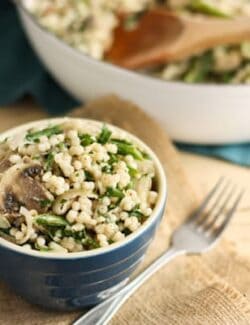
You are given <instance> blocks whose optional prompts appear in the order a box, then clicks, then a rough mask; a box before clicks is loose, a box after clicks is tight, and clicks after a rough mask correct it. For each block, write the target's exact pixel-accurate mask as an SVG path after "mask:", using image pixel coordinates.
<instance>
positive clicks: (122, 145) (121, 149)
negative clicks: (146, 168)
mask: <svg viewBox="0 0 250 325" xmlns="http://www.w3.org/2000/svg"><path fill="white" fill-rule="evenodd" d="M111 142H112V143H114V144H116V146H117V149H118V154H120V155H123V156H126V155H131V156H133V157H134V158H135V159H137V160H142V159H143V155H142V153H141V152H140V150H138V149H137V148H136V147H135V146H134V145H133V144H132V143H130V142H127V141H124V140H119V139H112V140H111Z"/></svg>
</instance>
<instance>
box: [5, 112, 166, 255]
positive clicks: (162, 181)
mask: <svg viewBox="0 0 250 325" xmlns="http://www.w3.org/2000/svg"><path fill="white" fill-rule="evenodd" d="M70 120H81V121H89V122H90V123H94V124H96V125H100V126H101V125H103V122H101V121H97V120H93V119H87V118H74V117H59V118H47V119H42V120H37V121H33V122H28V123H25V124H22V125H19V126H17V127H14V128H11V129H8V130H6V131H4V132H2V133H1V134H0V141H1V140H3V139H5V138H6V137H9V136H12V135H15V134H18V133H19V132H20V133H21V132H23V131H26V130H28V129H30V128H32V127H40V126H41V127H43V126H46V125H48V123H63V122H66V121H70ZM105 124H106V125H107V126H109V127H110V128H113V129H116V130H118V131H120V132H123V133H125V134H126V135H128V138H129V139H131V140H132V141H133V142H134V143H136V144H138V145H139V146H140V147H141V148H143V149H144V150H145V151H146V152H147V153H148V154H149V155H150V157H151V159H152V160H153V162H154V165H155V168H156V175H157V180H158V182H159V192H158V200H157V203H156V206H155V207H154V209H153V213H152V214H151V216H150V217H149V218H148V219H147V220H146V221H145V222H144V224H143V225H142V226H141V227H140V228H139V229H138V230H137V231H135V232H134V233H132V234H130V235H128V236H127V237H126V238H125V239H124V240H122V241H121V242H117V243H114V244H112V245H110V246H107V247H103V248H97V249H92V250H89V251H83V252H76V253H49V252H39V251H36V250H29V249H25V248H23V247H22V246H18V245H17V244H14V243H11V242H9V241H8V240H6V239H4V238H1V237H0V247H1V246H3V247H5V248H7V249H10V250H11V251H15V252H17V253H21V254H24V255H29V256H33V257H39V258H45V259H67V260H68V259H69V260H70V259H77V258H88V257H92V256H97V255H101V254H103V253H110V252H112V251H114V250H116V249H118V248H120V247H122V246H125V245H126V244H128V243H130V242H132V241H133V240H134V239H136V238H137V237H139V236H140V235H142V234H143V233H144V232H145V231H146V230H147V229H148V228H149V227H150V226H151V224H152V223H153V221H154V220H155V218H157V216H158V215H159V214H160V213H161V211H162V209H163V208H164V206H165V203H166V199H167V180H166V175H165V172H164V170H163V167H162V164H161V162H160V161H159V159H158V158H157V156H156V154H155V153H154V152H153V151H152V149H150V148H149V147H148V146H147V145H146V144H145V143H144V142H143V141H142V140H140V139H139V138H138V137H136V136H135V135H133V134H131V133H130V132H128V131H125V130H123V129H121V128H119V127H117V126H114V125H112V124H109V123H106V122H105Z"/></svg>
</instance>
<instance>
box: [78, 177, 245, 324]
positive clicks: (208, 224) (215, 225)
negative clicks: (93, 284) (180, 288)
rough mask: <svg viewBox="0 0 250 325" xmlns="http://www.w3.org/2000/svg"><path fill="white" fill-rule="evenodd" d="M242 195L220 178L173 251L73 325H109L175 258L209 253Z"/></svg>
mask: <svg viewBox="0 0 250 325" xmlns="http://www.w3.org/2000/svg"><path fill="white" fill-rule="evenodd" d="M243 193H244V191H243V190H242V191H238V190H237V189H236V187H234V186H232V185H231V183H230V182H226V181H225V180H224V178H221V179H220V180H219V181H218V182H217V183H216V185H215V186H214V188H213V189H212V190H211V191H210V192H209V194H208V195H207V197H206V198H205V199H204V201H203V202H202V204H201V206H200V207H199V208H198V209H197V210H196V211H195V212H194V213H193V214H192V215H191V216H190V217H189V218H188V219H187V221H186V222H185V223H184V224H183V225H181V226H180V227H179V228H178V229H177V230H176V231H175V232H174V234H173V236H172V241H171V246H170V249H168V250H167V251H166V252H165V253H164V254H163V255H161V256H160V257H159V258H158V259H157V260H155V261H154V262H153V263H152V264H151V265H150V266H149V267H148V268H147V269H146V270H145V271H143V272H142V273H141V274H139V275H138V276H137V277H136V278H135V279H134V280H132V281H131V282H130V283H129V284H128V285H126V286H125V287H124V288H123V289H122V290H121V291H120V292H118V293H117V294H115V295H114V296H112V297H110V298H108V299H107V300H105V301H104V302H102V303H100V304H99V305H97V306H96V307H94V308H92V309H91V310H90V311H89V312H87V313H86V314H84V315H83V316H82V317H81V318H79V319H78V320H77V321H76V322H75V323H74V324H73V325H106V324H107V323H108V322H109V321H110V320H111V318H112V317H113V315H114V314H115V313H116V312H117V311H118V309H119V308H120V307H121V306H122V305H123V304H124V302H125V301H126V300H127V299H128V298H129V297H130V296H131V295H132V294H133V293H134V292H135V290H136V289H138V288H139V287H140V286H141V285H142V284H143V283H144V282H145V281H146V280H147V279H148V278H149V277H150V276H152V275H153V274H154V273H155V272H157V271H158V270H159V269H160V268H161V267H162V266H164V265H165V264H167V263H168V262H169V261H170V260H172V259H173V258H174V257H176V256H179V255H185V254H201V253H204V252H206V251H208V250H210V249H211V248H212V247H213V246H214V245H215V244H216V243H217V241H218V239H219V238H220V237H221V235H222V233H223V231H224V230H225V228H226V226H227V225H228V223H229V221H230V220H231V218H232V216H233V214H234V212H235V210H236V208H237V206H238V204H239V203H240V200H241V199H242V196H243ZM231 201H232V203H231V204H230V202H231Z"/></svg>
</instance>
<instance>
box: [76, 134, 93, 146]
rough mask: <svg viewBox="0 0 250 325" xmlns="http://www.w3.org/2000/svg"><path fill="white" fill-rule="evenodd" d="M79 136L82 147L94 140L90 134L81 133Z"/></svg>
mask: <svg viewBox="0 0 250 325" xmlns="http://www.w3.org/2000/svg"><path fill="white" fill-rule="evenodd" d="M79 138H80V140H81V145H82V146H83V147H87V146H89V145H90V144H92V143H94V142H95V139H94V137H93V136H92V135H90V134H87V133H86V134H81V135H79Z"/></svg>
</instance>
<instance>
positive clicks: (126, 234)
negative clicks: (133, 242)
mask: <svg viewBox="0 0 250 325" xmlns="http://www.w3.org/2000/svg"><path fill="white" fill-rule="evenodd" d="M122 232H123V233H124V235H125V236H128V235H130V234H131V230H129V229H128V228H125V229H124V230H123V231H122Z"/></svg>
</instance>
